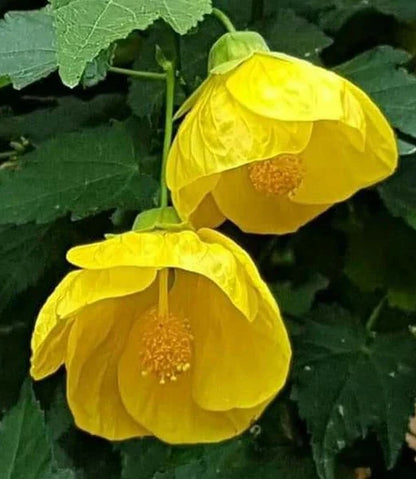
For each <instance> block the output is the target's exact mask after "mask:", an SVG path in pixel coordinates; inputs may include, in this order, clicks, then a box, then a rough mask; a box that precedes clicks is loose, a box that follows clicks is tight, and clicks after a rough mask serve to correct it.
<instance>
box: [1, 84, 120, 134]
mask: <svg viewBox="0 0 416 479" xmlns="http://www.w3.org/2000/svg"><path fill="white" fill-rule="evenodd" d="M127 114H128V107H127V105H126V103H125V100H124V96H123V95H121V94H118V93H106V94H103V95H97V96H95V97H94V98H92V99H91V100H89V101H83V100H80V99H79V98H76V97H73V96H67V97H62V98H59V99H58V100H57V101H56V102H55V101H54V102H53V103H52V104H51V106H49V108H43V109H39V110H34V111H32V112H30V113H26V114H24V115H17V116H10V117H7V116H4V117H2V119H1V122H0V137H1V138H3V139H4V140H5V141H7V142H9V141H10V140H17V139H19V138H20V137H21V136H24V137H27V138H28V139H29V140H30V141H31V142H34V143H37V142H40V141H43V140H46V139H47V138H50V137H51V136H56V135H58V134H62V133H65V132H69V131H74V130H78V129H81V128H82V127H93V126H98V125H99V124H101V123H105V122H108V120H109V119H120V120H122V119H124V118H125V117H126V115H127Z"/></svg>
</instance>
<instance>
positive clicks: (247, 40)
mask: <svg viewBox="0 0 416 479" xmlns="http://www.w3.org/2000/svg"><path fill="white" fill-rule="evenodd" d="M268 51H270V49H269V47H268V46H267V43H266V41H265V40H264V38H263V37H262V36H261V35H260V34H258V33H257V32H230V33H226V34H225V35H223V36H222V37H220V38H219V39H218V40H217V41H216V42H215V43H214V45H213V46H212V48H211V51H210V53H209V59H208V71H209V72H214V73H226V72H227V71H229V70H231V69H233V68H235V67H236V66H238V65H239V64H240V63H241V62H243V61H244V60H247V58H250V57H251V56H252V55H253V53H256V52H268Z"/></svg>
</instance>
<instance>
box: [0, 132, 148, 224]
mask: <svg viewBox="0 0 416 479" xmlns="http://www.w3.org/2000/svg"><path fill="white" fill-rule="evenodd" d="M0 180H1V183H0V223H2V224H5V223H15V224H22V223H27V222H29V221H36V222H38V223H46V222H48V221H52V220H53V219H55V218H59V217H61V216H64V215H66V214H67V213H68V212H70V213H71V214H72V216H73V217H77V218H81V217H84V216H87V215H91V214H93V213H98V212H99V211H102V210H105V209H110V208H114V207H121V208H126V209H138V208H146V207H150V206H152V203H153V201H152V198H153V195H154V193H155V191H156V183H155V182H154V180H153V179H152V178H151V177H149V176H148V175H145V174H142V173H141V172H140V166H139V161H138V159H137V158H136V155H135V149H134V143H133V140H132V139H131V137H130V135H129V133H128V131H127V129H126V127H125V126H124V125H123V124H115V125H114V126H112V127H101V128H97V129H91V130H89V131H87V130H86V131H83V132H79V133H78V132H76V133H68V134H64V135H61V136H59V137H56V138H54V139H52V140H48V141H46V142H45V143H43V144H42V146H41V147H39V148H38V149H37V150H35V151H34V152H31V153H28V154H27V155H25V157H24V158H23V160H22V161H21V162H19V163H18V164H17V165H16V167H14V168H13V169H12V170H9V169H5V170H3V171H1V172H0ZM45 184H48V185H50V186H49V188H48V190H47V191H45Z"/></svg>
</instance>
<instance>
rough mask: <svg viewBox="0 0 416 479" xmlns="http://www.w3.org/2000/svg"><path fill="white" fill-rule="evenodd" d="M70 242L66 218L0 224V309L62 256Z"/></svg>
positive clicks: (60, 259) (32, 283)
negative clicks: (19, 224) (16, 224)
mask: <svg viewBox="0 0 416 479" xmlns="http://www.w3.org/2000/svg"><path fill="white" fill-rule="evenodd" d="M68 244H69V241H68V228H67V225H66V222H65V221H59V222H56V223H50V224H45V225H34V224H27V225H22V226H13V225H6V226H0V298H1V302H0V312H1V311H3V309H4V308H5V307H6V306H7V304H8V302H9V301H10V300H11V299H12V298H14V297H15V296H16V295H18V294H19V293H21V292H23V291H25V290H26V289H27V288H28V287H29V286H32V285H34V284H35V283H36V282H37V281H38V279H39V278H40V277H41V276H42V274H43V273H44V272H45V270H47V269H48V268H50V267H52V266H53V265H54V264H56V263H57V262H59V261H61V262H62V258H63V257H64V252H65V249H66V247H67V245H68Z"/></svg>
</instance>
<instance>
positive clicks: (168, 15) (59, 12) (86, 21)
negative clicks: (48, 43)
mask: <svg viewBox="0 0 416 479" xmlns="http://www.w3.org/2000/svg"><path fill="white" fill-rule="evenodd" d="M59 7H60V8H57V9H56V10H55V25H56V31H57V45H58V64H59V71H60V75H61V78H62V81H63V82H64V83H65V84H66V85H68V86H70V87H74V86H75V85H77V84H78V82H79V80H80V78H81V75H82V72H83V71H84V68H85V66H86V64H87V63H88V62H89V61H91V60H93V59H94V58H95V57H96V56H97V55H98V54H99V53H100V51H101V50H102V49H103V48H107V47H108V46H109V45H110V44H111V43H112V42H114V41H115V40H119V39H121V38H125V37H126V36H127V35H128V34H129V33H130V32H131V31H132V30H135V29H139V30H144V29H146V28H147V27H148V26H149V25H150V24H151V23H153V22H154V21H155V20H156V19H157V18H162V19H163V20H165V21H166V22H167V23H169V24H170V25H171V27H172V28H173V29H174V30H175V31H176V32H178V33H181V34H183V33H185V32H186V31H187V30H189V29H190V28H192V27H193V26H195V25H196V24H197V22H198V21H200V20H202V17H203V15H205V14H206V13H209V12H210V11H211V1H210V0H153V1H152V2H149V1H146V0H117V1H116V0H72V1H71V2H69V3H67V4H66V5H64V6H61V5H59Z"/></svg>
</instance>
